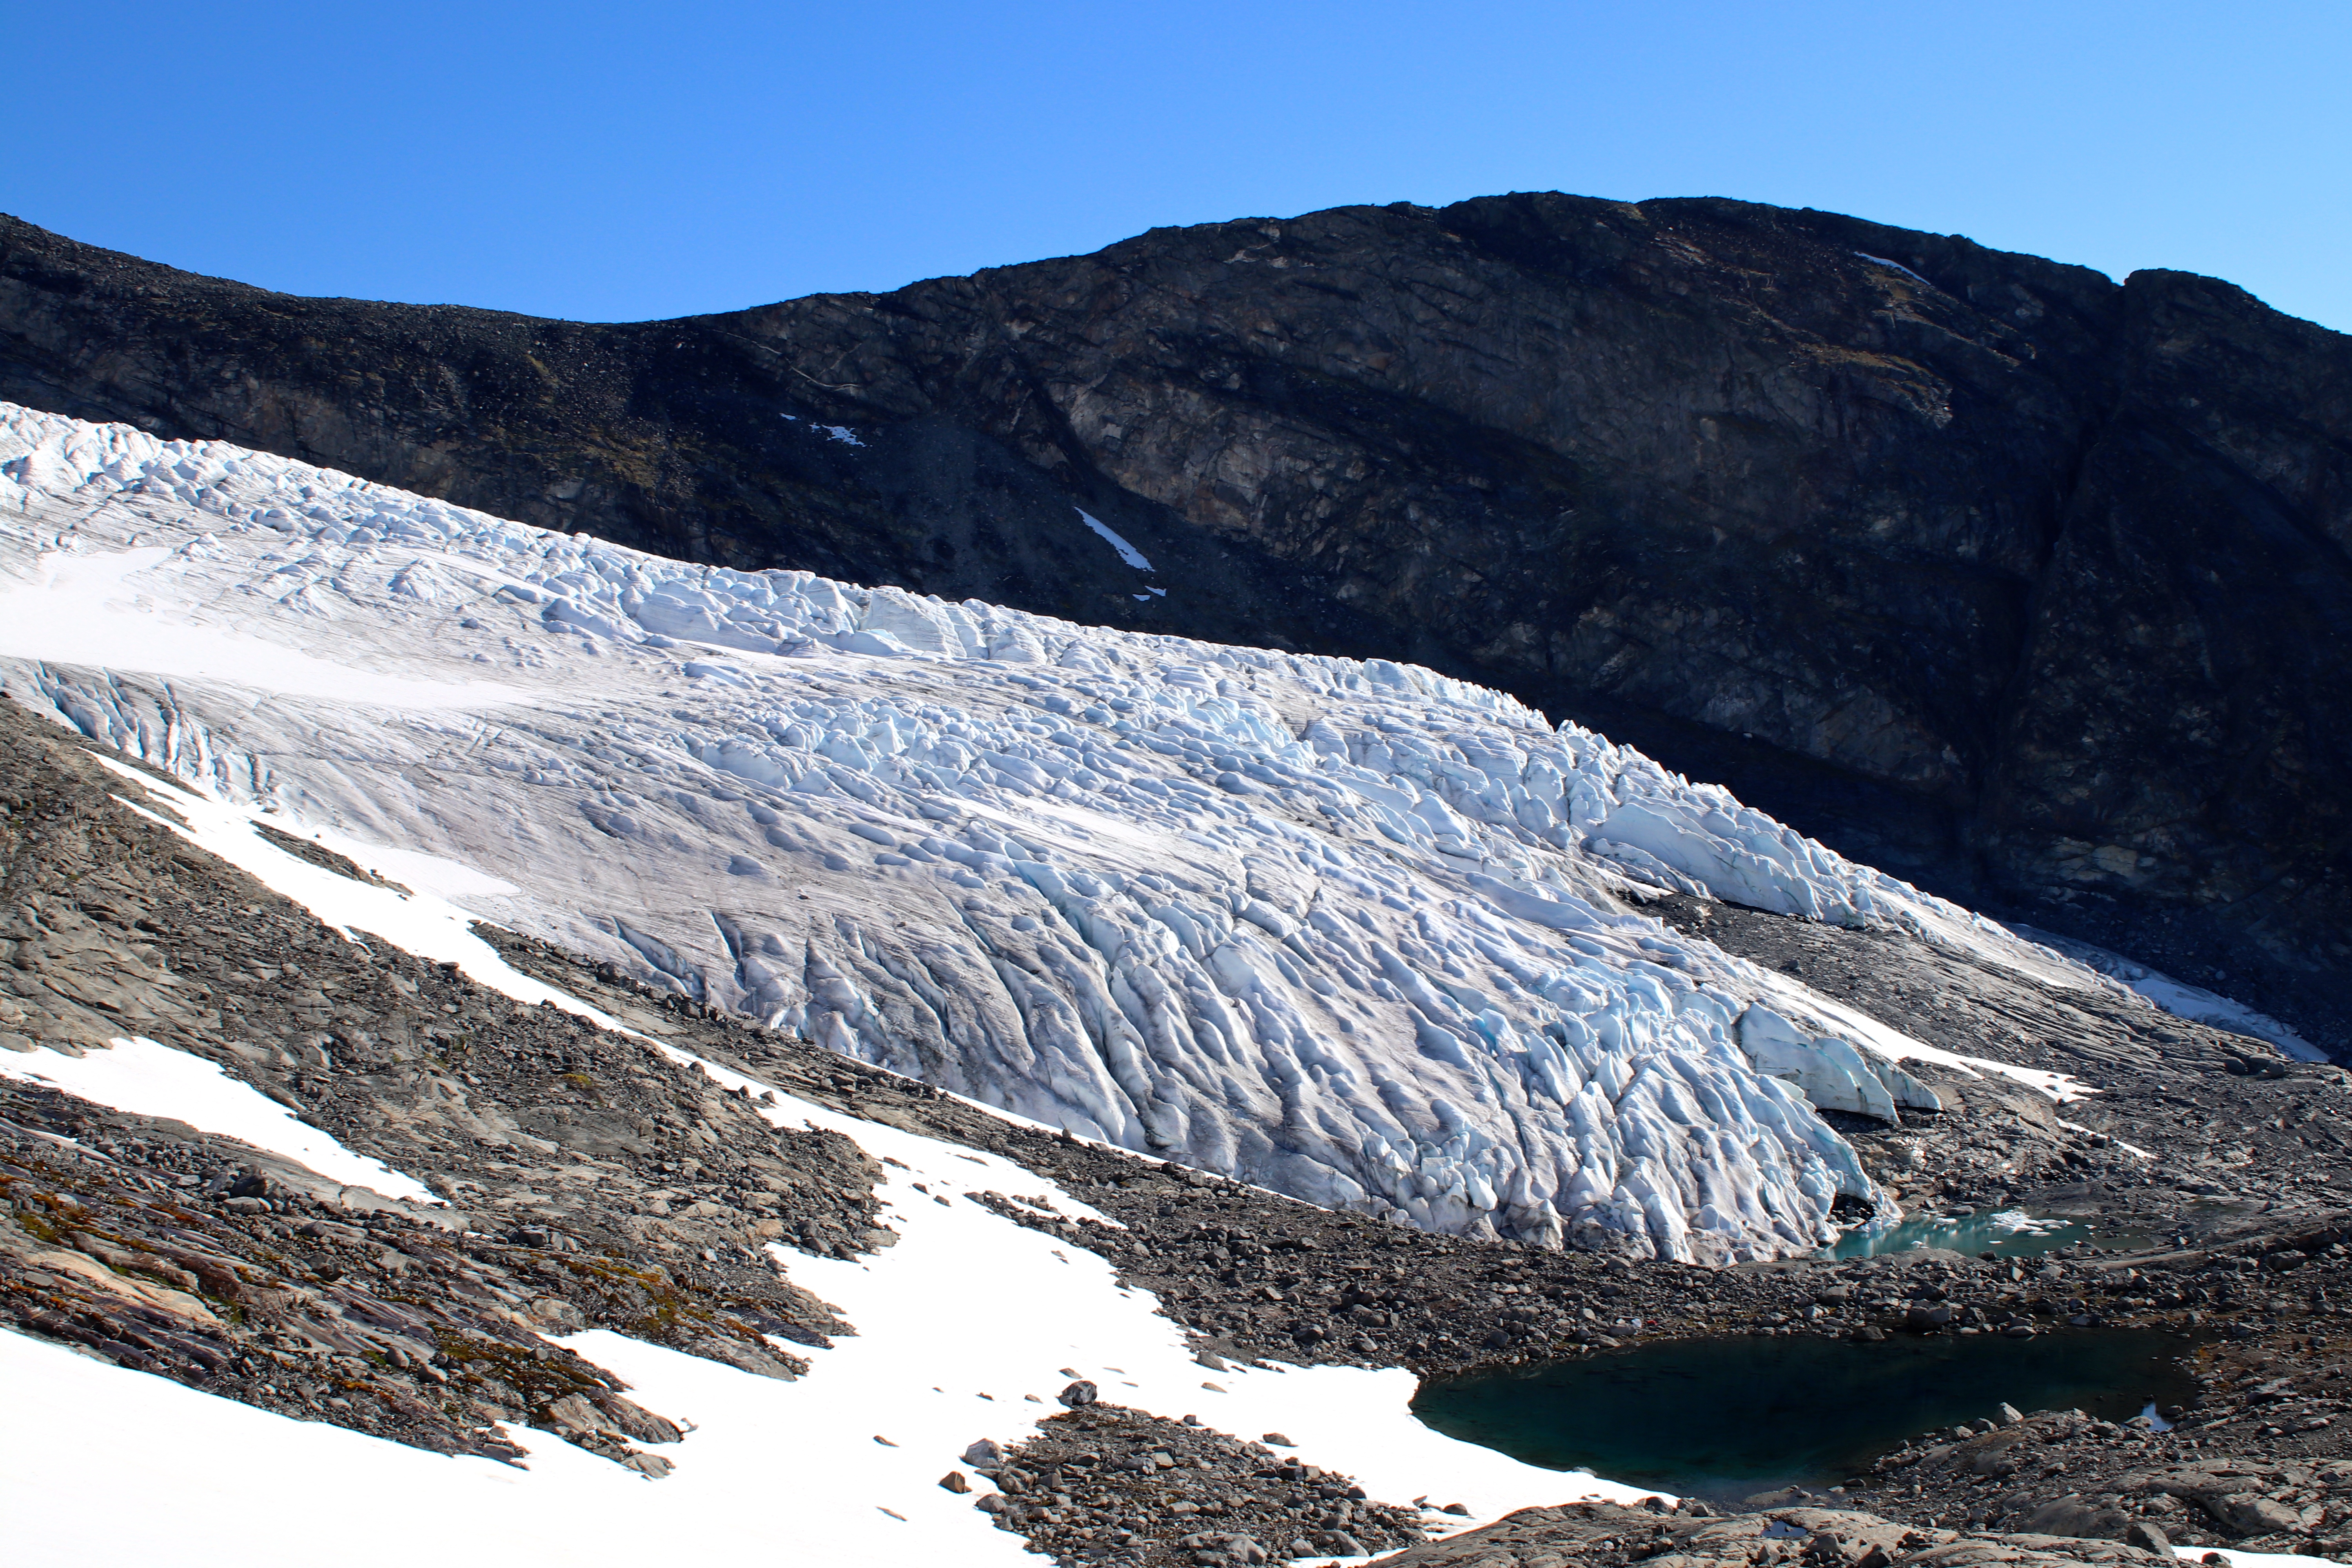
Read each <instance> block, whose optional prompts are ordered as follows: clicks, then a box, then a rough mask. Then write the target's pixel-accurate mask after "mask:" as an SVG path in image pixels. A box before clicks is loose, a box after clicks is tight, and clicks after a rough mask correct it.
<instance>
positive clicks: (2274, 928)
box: [0, 195, 2352, 1040]
mask: <svg viewBox="0 0 2352 1568" xmlns="http://www.w3.org/2000/svg"><path fill="white" fill-rule="evenodd" d="M0 246H5V259H4V260H0V288H5V296H0V396H8V397H13V398H16V399H18V400H20V401H25V402H26V403H29V404H31V405H36V406H42V407H47V408H49V409H51V410H53V411H55V412H60V413H68V414H73V415H76V416H83V417H102V418H122V419H127V420H130V421H131V422H133V423H142V424H143V425H144V426H147V427H149V428H152V429H156V430H158V431H159V432H160V433H163V434H167V435H189V436H224V437H232V438H235V439H238V440H240V441H244V442H247V443H248V444H251V445H255V446H258V447H264V448H267V449H272V450H281V451H287V452H289V455H299V456H303V457H306V458H314V459H320V460H327V461H331V462H332V463H334V464H335V465H336V466H339V467H342V468H349V469H352V471H355V472H359V473H362V474H363V475H365V476H367V477H371V478H377V479H383V480H384V481H385V482H392V483H398V484H401V485H403V486H404V487H406V488H410V489H419V490H422V491H425V492H427V493H435V494H442V495H446V496H447V497H449V498H450V499H453V500H460V501H463V502H465V503H466V504H469V505H476V506H482V507H484V508H485V509H486V510H497V511H499V512H500V513H502V514H503V515H511V516H518V517H520V518H521V519H522V520H523V521H533V522H540V523H541V524H543V525H548V526H559V527H566V528H578V529H582V530H584V531H589V532H592V533H596V534H599V535H601V536H604V537H609V538H614V539H615V540H616V541H618V542H626V543H633V544H639V545H641V546H644V547H648V548H654V549H656V550H659V551H661V552H664V553H669V554H674V555H677V556H679V557H681V558H685V559H702V560H714V561H719V562H725V563H736V564H745V565H760V564H772V563H782V564H792V565H796V566H807V567H810V568H812V569H816V570H824V571H829V572H831V573H833V574H839V575H845V576H849V577H853V578H856V579H860V580H865V581H873V582H886V583H899V584H904V585H906V586H908V587H910V588H914V589H916V590H918V591H931V592H940V593H942V594H945V595H949V596H950V597H953V596H961V595H974V594H984V595H985V596H986V597H989V598H991V599H992V600H995V601H997V602H1004V603H1011V604H1013V605H1018V606H1021V607H1029V608H1036V609H1041V610H1045V611H1047V612H1048V613H1053V614H1057V615H1062V616H1070V617H1072V618H1077V619H1083V620H1087V621H1090V622H1095V623H1097V624H1103V625H1108V626H1130V627H1133V628H1136V629H1147V630H1173V631H1179V632H1181V633H1183V634H1185V635H1189V636H1194V637H1211V638H1215V639H1218V640H1231V641H1244V642H1252V643H1257V644H1261V645H1265V644H1272V645H1275V646H1286V647H1300V648H1305V649H1308V650H1312V651H1327V652H1339V653H1348V654H1356V655H1366V654H1377V655H1381V656H1384V657H1400V658H1412V659H1415V660H1417V661H1419V662H1422V663H1426V664H1429V665H1431V666H1432V667H1433V668H1439V669H1441V670H1443V671H1445V672H1446V673H1449V674H1455V675H1459V676H1461V677H1463V678H1465V679H1477V680H1480V681H1482V682H1485V683H1488V684H1494V685H1497V686H1500V687H1502V688H1503V689H1508V690H1511V691H1513V692H1514V693H1515V694H1517V695H1519V696H1521V697H1522V698H1523V699H1524V700H1529V701H1531V702H1534V703H1537V704H1538V705H1540V706H1543V707H1545V708H1547V709H1549V710H1552V711H1554V712H1563V713H1567V714H1570V715H1572V716H1575V717H1577V718H1579V719H1581V720H1584V721H1589V722H1595V723H1598V724H1601V725H1602V726H1603V727H1606V728H1608V729H1609V730H1610V731H1611V732H1612V733H1615V734H1620V735H1622V736H1623V737H1624V738H1626V739H1628V740H1630V741H1632V742H1634V743H1636V744H1639V745H1641V746H1643V749H1645V750H1647V751H1650V752H1652V753H1653V754H1658V755H1661V756H1662V758H1663V760H1665V761H1666V762H1667V763H1669V764H1670V765H1674V766H1677V767H1680V768H1681V769H1682V770H1683V771H1685V772H1688V773H1694V774H1695V775H1698V776H1710V777H1721V778H1724V779H1726V780H1727V782H1728V783H1730V784H1733V785H1734V787H1736V788H1737V789H1738V791H1739V792H1740V794H1741V795H1742V796H1743V798H1747V799H1750V800H1753V801H1756V802H1757V803H1758V804H1759V805H1762V806H1764V807H1765V808H1766V809H1768V810H1771V811H1773V812H1774V813H1775V815H1778V816H1781V817H1782V818H1783V819H1785V820H1790V821H1792V822H1794V823H1796V824H1797V825H1799V826H1801V827H1803V828H1804V829H1805V830H1807V831H1809V832H1811V833H1814V834H1815V835H1816V836H1819V837H1824V838H1825V839H1827V840H1828V841H1830V842H1832V843H1833V844H1837V845H1839V846H1840V847H1844V848H1847V849H1849V850H1850V851H1851V852H1853V853H1855V854H1856V855H1858V856H1860V857H1861V858H1865V859H1871V860H1874V861H1876V862H1879V863H1883V864H1886V865H1888V866H1889V868H1891V869H1895V870H1896V871H1897V872H1899V873H1900V874H1903V875H1905V876H1907V877H1909V878H1911V879H1913V880H1916V881H1919V882H1921V883H1922V884H1923V885H1926V886H1929V887H1931V888H1934V889H1937V890H1938V891H1943V892H1947V893H1949V894H1952V895H1955V896H1958V897H1961V898H1963V899H1964V900H1968V901H1971V902H1975V903H1978V904H1979V905H1989V906H1991V907H1994V908H1996V909H1999V910H2001V911H2002V912H2010V913H2022V914H2024V915H2026V916H2027V917H2028V918H2031V919H2032V920H2033V921H2034V923H2036V924H2037V925H2041V926H2043V927H2045V928H2048V929H2052V930H2054V931H2060V932H2062V933H2064V934H2071V935H2076V936H2083V937H2088V938H2090V939H2092V940H2095V941H2099V942H2104V943H2105V944H2106V945H2109V946H2115V947H2118V948H2121V949H2123V950H2125V951H2126V952H2132V953H2133V954H2134V955H2135V956H2137V957H2141V958H2143V959H2146V960H2147V961H2149V962H2151V963H2158V964H2160V965H2162V966H2164V967H2168V968H2173V969H2176V970H2182V969H2189V970H2191V971H2193V972H2196V973H2198V977H2200V978H2205V977H2208V976H2209V975H2210V972H2211V971H2214V970H2217V969H2221V968H2224V967H2226V968H2227V969H2228V971H2229V972H2230V973H2231V975H2232V976H2233V979H2232V981H2231V986H2232V989H2233V990H2237V991H2239V992H2240V993H2241V994H2247V995H2248V997H2249V999H2250V1000H2252V1001H2254V1002H2256V1004H2257V1005H2264V1006H2266V1007H2268V1008H2269V1009H2270V1010H2272V1011H2274V1012H2278V1013H2280V1014H2281V1015H2282V1016H2287V1017H2288V1018H2289V1019H2290V1021H2294V1022H2297V1023H2299V1024H2300V1025H2301V1026H2303V1027H2304V1028H2305V1032H2306V1033H2307V1034H2310V1035H2312V1036H2314V1037H2317V1038H2320V1039H2323V1040H2328V1039H2335V1038H2340V1037H2341V1029H2342V1026H2343V1020H2342V1005H2341V1000H2340V999H2341V996H2342V994H2344V988H2343V984H2342V982H2343V979H2344V976H2345V974H2346V973H2347V962H2352V952H2347V949H2346V948H2345V944H2344V942H2343V940H2342V936H2341V931H2342V930H2343V929H2344V927H2345V926H2346V924H2347V920H2346V918H2345V917H2346V915H2347V912H2352V910H2347V907H2346V906H2347V898H2352V890H2347V879H2346V875H2345V868H2344V863H2343V862H2344V857H2345V853H2346V847H2347V842H2352V837H2347V834H2352V829H2347V823H2346V816H2345V808H2344V806H2343V805H2342V801H2341V795H2342V792H2341V790H2340V789H2338V788H2336V787H2335V785H2334V783H2333V781H2334V780H2335V779H2336V778H2339V777H2340V776H2342V772H2343V768H2344V764H2345V763H2347V761H2352V730H2347V725H2346V723H2345V721H2343V719H2342V718H2341V717H2340V716H2339V715H2337V714H2336V712H2335V711H2334V705H2333V704H2332V703H2331V702H2330V701H2329V700H2327V699H2328V693H2329V692H2330V691H2331V690H2332V689H2334V688H2335V687H2336V685H2337V684H2339V683H2340V679H2341V677H2342V675H2343V674H2344V673H2345V672H2346V670H2347V664H2352V651H2347V650H2352V569H2347V561H2346V554H2345V540H2346V539H2347V537H2352V521H2347V516H2352V514H2347V503H2346V501H2345V499H2344V498H2345V496H2346V494H2347V485H2346V483H2345V476H2346V475H2347V473H2352V457H2347V451H2352V446H2347V436H2346V433H2347V431H2352V395H2347V388H2352V351H2347V345H2346V342H2345V340H2343V339H2341V338H2340V337H2337V336H2336V335H2335V334H2332V333H2328V332H2326V331H2324V330H2323V329H2319V328H2316V327H2312V326H2310V325H2308V324H2307V323H2302V322H2298V321H2294V320H2293V319H2291V318H2286V317H2284V316H2280V315H2278V314H2277V313H2276V312H2273V311H2270V310H2268V309H2267V308H2266V307H2263V306H2261V305H2260V304H2259V303H2258V302H2256V301H2254V300H2252V299H2251V298H2250V297H2249V296H2246V295H2244V294H2243V292H2242V291H2241V290H2237V289H2233V288H2231V286H2229V285H2226V284H2220V283H2216V282H2214V281H2213V280H2210V279H2195V278H2193V277H2190V276H2189V275H2186V274H2178V273H2162V272H2153V273H2137V274H2134V275H2133V277H2132V278H2131V279H2126V281H2125V282H2124V283H2122V284H2116V283H2113V282H2110V281H2108V280H2106V279H2104V278H2102V277H2100V276H2099V275H2098V274H2095V273H2092V272H2090V271H2088V270H2087V269H2084V268H2067V267H2063V266H2061V265H2060V264H2056V263H2052V262H2046V261H2042V260H2040V259H2038V258H2022V257H2015V256H2009V255H2004V254H2002V253H1998V252H1992V251H1988V250H1985V249H1983V248H1982V247H1976V246H1974V245H1972V244H1970V243H1969V242H1967V241H1964V240H1958V239H1955V238H1950V237H1935V236H1927V235H1917V234H1911V233H1908V232H1907V231H1902V230H1896V229H1891V228H1887V227H1885V226H1878V225H1874V224H1869V223H1867V222H1864V221H1863V220H1859V219H1852V218H1844V217H1840V216H1836V215H1830V214H1821V213H1812V212H1796V213H1791V212H1788V211H1784V210H1782V209H1774V208H1767V207H1759V206H1755V205H1748V204H1738V203H1730V202H1723V201H1717V200H1697V201H1687V202H1673V201H1669V202H1654V203H1645V204H1642V205H1639V206H1636V205H1631V204H1621V203H1608V202H1596V201H1590V200H1586V199H1582V198H1572V197H1562V196H1549V195H1534V196H1528V195H1522V196H1513V197H1496V198H1485V199H1482V200H1480V201H1477V202H1470V203H1463V204H1457V205H1455V206H1453V207H1448V208H1444V209H1429V208H1415V207H1409V206H1390V207H1358V208H1342V209H1334V210H1333V211H1331V212H1328V213H1321V214H1313V215H1308V216H1306V217H1303V218H1300V219H1296V220H1280V221H1275V220H1248V221H1244V222H1240V223H1233V224H1223V225H1206V226H1194V227H1189V228H1182V229H1168V230H1154V231H1152V232H1150V234H1147V235H1144V236H1140V237H1137V238H1136V239H1132V240H1129V241H1124V242H1121V243H1120V244H1118V245H1115V246H1112V247H1108V248H1107V249H1105V250H1103V251H1101V252H1097V253H1096V254H1095V255H1093V256H1090V257H1079V258H1064V259H1061V260H1057V261H1048V262H1036V263H1029V264H1024V265H1023V266H1020V267H1014V268H994V269H991V270H989V271H986V272H982V273H980V274H976V275H974V276H973V277H972V278H970V279H932V280H928V281H926V282H923V283H918V284H912V285H908V287H907V288H905V289H898V290H895V291H893V292H892V293H890V294H887V295H837V296H816V297H812V298H811V299H808V300H798V301H787V302H783V303H780V304H776V305H771V306H764V307H760V308H758V309H755V310H747V311H740V312H733V313H728V314H723V315H718V316H706V317H698V318H690V319H688V320H685V321H677V322H651V323H634V324H625V325H619V326H612V327H586V326H581V325H578V324H568V323H552V322H533V321H530V320H529V319H527V318H514V317H503V316H496V315H494V314H493V313H488V312H477V311H471V310H467V309H466V308H462V307H362V306H358V305H351V304H348V303H347V302H340V301H302V300H289V299H288V298H287V297H283V296H259V295H257V293H256V292H255V291H242V292H240V289H241V286H234V285H226V284H199V283H192V282H189V281H187V280H186V279H185V278H184V275H180V276H176V277H175V276H172V275H167V274H166V272H165V271H164V269H160V268H152V266H151V265H150V264H144V263H134V262H131V261H129V260H128V259H127V258H105V257H104V256H103V254H102V253H96V252H92V251H90V250H89V248H88V247H75V246H73V245H72V244H71V242H68V241H63V240H58V239H57V238H56V237H48V236H44V235H41V234H40V233H39V232H38V231H36V230H31V229H30V228H29V226H21V225H14V224H12V225H11V226H8V227H7V228H6V229H5V232H0ZM142 269H143V270H142ZM1926 279H1937V281H1936V282H1934V283H1928V282H1927V281H1926ZM338 332H340V333H341V334H342V336H341V337H337V336H336V335H335V334H336V333H338ZM785 416H791V417H785ZM1080 513H1083V514H1085V515H1087V516H1089V517H1093V518H1097V519H1099V520H1101V521H1102V522H1103V523H1104V524H1105V525H1106V526H1107V527H1108V528H1109V529H1110V530H1113V531H1116V532H1117V533H1118V535H1119V536H1121V537H1122V538H1123V539H1125V540H1128V541H1131V542H1132V543H1133V546H1134V548H1135V550H1136V551H1137V552H1139V555H1140V557H1141V558H1143V559H1145V560H1147V561H1148V562H1149V563H1150V566H1151V568H1152V570H1150V571H1148V572H1138V571H1136V570H1134V569H1132V568H1130V567H1129V566H1128V565H1127V564H1126V563H1124V562H1123V561H1122V560H1121V559H1120V558H1118V557H1116V556H1114V555H1113V554H1112V553H1111V552H1110V551H1109V550H1108V547H1107V546H1105V545H1104V544H1102V543H1101V542H1098V541H1096V540H1093V539H1092V538H1091V537H1090V536H1089V535H1088V534H1087V532H1085V531H1083V529H1082V528H1081V527H1080V526H1079V524H1078V522H1077V514H1080ZM1153 590H1162V591H1161V592H1154V591H1153Z"/></svg>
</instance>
